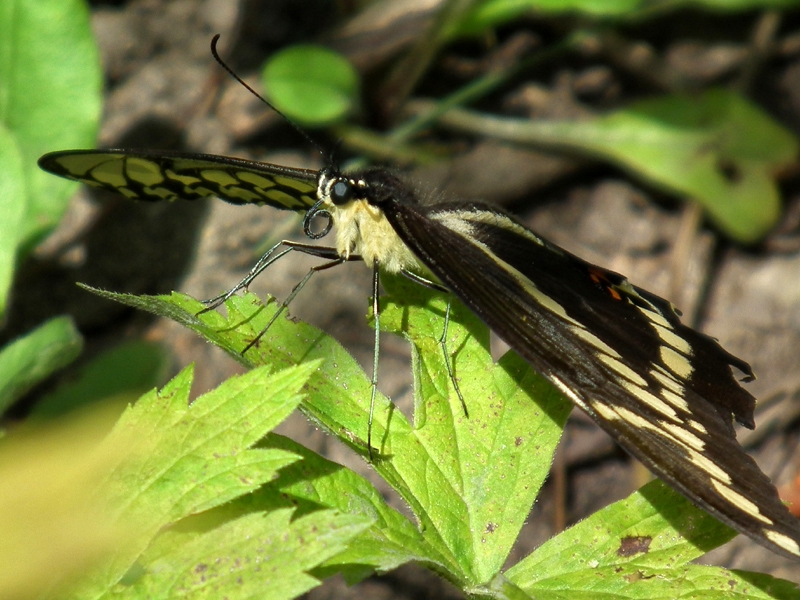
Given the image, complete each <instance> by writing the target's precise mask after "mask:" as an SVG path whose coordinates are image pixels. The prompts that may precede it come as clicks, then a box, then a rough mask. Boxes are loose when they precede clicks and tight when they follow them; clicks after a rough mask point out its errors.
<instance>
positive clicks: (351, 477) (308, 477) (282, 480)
mask: <svg viewBox="0 0 800 600" xmlns="http://www.w3.org/2000/svg"><path fill="white" fill-rule="evenodd" d="M263 445H264V446H266V447H269V448H280V449H283V450H286V451H288V452H292V453H294V454H298V455H299V456H302V457H303V460H302V461H298V462H296V463H294V464H293V465H290V466H288V467H286V468H285V469H283V470H281V473H280V475H279V476H278V478H277V479H275V480H274V481H272V482H270V483H268V484H267V485H265V486H263V487H262V488H261V489H259V490H258V491H257V492H255V493H254V494H252V495H251V496H249V497H248V498H247V499H243V500H242V501H240V502H239V504H243V505H245V506H250V505H274V506H297V513H296V514H297V515H303V514H306V513H308V512H312V511H315V510H319V508H320V507H331V508H335V509H337V510H339V511H341V512H346V513H349V514H360V515H365V516H368V517H370V518H371V519H373V520H374V523H373V524H372V525H371V526H370V527H369V528H368V529H366V530H364V531H363V532H362V533H360V534H359V535H358V536H357V537H356V538H355V539H354V540H353V541H352V542H351V543H350V545H349V546H348V548H347V549H346V550H344V551H343V552H342V553H340V554H337V555H336V557H335V558H332V559H330V560H328V561H327V562H326V563H325V565H323V566H322V568H320V569H317V570H316V571H315V574H317V575H318V576H320V577H321V578H322V577H324V576H325V575H326V574H329V573H333V572H341V573H343V574H344V576H345V578H346V579H347V581H348V583H349V584H353V583H356V582H357V581H360V580H361V579H363V578H364V577H367V576H369V575H371V574H372V573H373V572H374V571H379V572H388V571H390V570H391V569H394V568H396V567H398V566H400V565H402V564H405V563H407V562H409V561H411V560H419V561H421V562H425V563H428V564H438V562H437V559H436V557H435V556H433V554H432V553H431V550H430V548H428V547H427V546H426V544H425V540H424V538H423V537H422V535H421V534H420V533H419V531H418V530H417V528H416V526H415V525H414V524H413V523H412V522H411V521H409V520H408V519H407V518H406V517H405V516H403V515H401V514H400V513H398V512H397V511H395V510H394V509H392V508H390V507H389V506H388V505H387V504H386V502H385V500H384V499H383V496H382V495H381V493H380V492H378V490H376V489H375V487H374V486H373V485H372V484H371V483H370V482H369V481H367V480H366V479H364V478H363V477H361V476H360V475H358V474H356V473H354V472H353V471H351V470H349V469H346V468H344V467H342V466H341V465H338V464H336V463H333V462H330V461H328V460H326V459H324V458H322V457H321V456H319V455H318V454H315V453H314V452H311V451H310V450H308V449H307V448H304V447H303V446H301V445H299V444H297V443H296V442H293V441H292V440H290V439H288V438H284V437H282V436H278V435H275V434H270V435H269V436H267V438H266V439H265V441H264V442H263Z"/></svg>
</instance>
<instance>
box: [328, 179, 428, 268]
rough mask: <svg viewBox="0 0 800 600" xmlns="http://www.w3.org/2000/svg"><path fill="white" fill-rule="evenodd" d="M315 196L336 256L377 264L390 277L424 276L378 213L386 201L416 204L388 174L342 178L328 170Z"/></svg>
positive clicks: (404, 188)
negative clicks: (328, 222)
mask: <svg viewBox="0 0 800 600" xmlns="http://www.w3.org/2000/svg"><path fill="white" fill-rule="evenodd" d="M317 194H318V197H319V198H320V199H321V200H323V207H324V209H325V210H327V211H328V212H329V213H330V214H331V219H332V220H333V224H334V226H335V228H336V251H337V252H338V253H339V255H340V256H342V257H345V258H348V257H350V256H351V255H353V254H358V255H360V256H361V257H362V258H363V259H364V262H366V263H367V264H368V265H372V264H374V263H375V261H378V264H379V265H380V266H381V268H382V269H383V270H384V271H387V272H390V273H399V272H400V271H404V270H405V271H413V272H416V273H426V272H427V269H424V268H423V267H422V266H421V265H420V263H419V261H418V260H417V258H416V257H415V256H414V254H413V253H412V252H411V250H409V249H408V247H407V246H406V245H405V244H404V243H403V242H402V241H401V239H400V238H399V237H398V235H397V233H395V230H394V229H393V228H392V226H391V224H390V223H389V221H388V220H387V219H386V215H384V213H383V211H382V210H381V209H380V204H381V203H382V202H384V201H386V200H389V199H390V198H393V199H399V200H401V201H404V202H412V203H416V198H415V197H414V196H413V194H411V193H410V192H409V191H408V189H407V187H405V186H404V185H403V184H402V183H401V182H400V180H399V179H397V178H396V177H395V176H394V175H393V174H391V173H390V172H389V171H386V170H384V169H370V170H366V171H363V172H360V173H356V174H353V175H349V176H345V175H342V174H340V173H338V172H337V171H335V170H332V169H330V170H324V171H322V172H321V173H320V176H319V181H318V186H317ZM393 194H395V195H393ZM396 194H400V195H402V196H403V197H402V198H398V197H397V195H396Z"/></svg>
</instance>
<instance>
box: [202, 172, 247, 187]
mask: <svg viewBox="0 0 800 600" xmlns="http://www.w3.org/2000/svg"><path fill="white" fill-rule="evenodd" d="M200 176H201V177H202V178H203V179H205V180H206V181H210V182H211V183H216V184H218V185H222V186H226V185H238V184H239V180H238V179H236V178H235V177H234V176H233V175H231V174H230V173H226V172H225V171H222V170H221V169H204V170H203V171H200Z"/></svg>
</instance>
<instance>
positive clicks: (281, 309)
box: [241, 246, 348, 354]
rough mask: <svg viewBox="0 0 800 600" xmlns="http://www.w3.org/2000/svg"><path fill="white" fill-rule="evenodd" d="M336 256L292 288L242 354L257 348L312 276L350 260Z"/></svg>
mask: <svg viewBox="0 0 800 600" xmlns="http://www.w3.org/2000/svg"><path fill="white" fill-rule="evenodd" d="M310 247H311V248H315V246H310ZM290 249H291V250H298V248H296V247H292V248H290ZM318 249H319V250H333V251H334V253H335V252H336V251H335V249H333V248H318ZM299 250H300V251H301V252H305V249H299ZM307 254H312V255H313V256H320V257H327V256H328V254H327V253H320V254H317V253H314V252H307ZM335 256H336V258H334V259H332V260H329V261H328V262H326V263H322V264H321V265H316V266H314V267H311V268H310V269H309V270H308V273H306V276H305V277H303V278H302V279H301V280H300V281H299V282H298V283H297V284H296V285H295V286H294V287H293V288H292V291H291V293H290V294H289V295H288V296H287V297H286V299H285V300H284V301H283V302H281V304H280V306H279V307H278V310H276V311H275V314H274V315H272V318H271V319H270V320H269V322H268V323H267V325H266V326H265V327H264V329H262V330H261V332H260V333H259V334H258V335H257V336H256V337H255V338H253V340H252V341H251V342H250V343H249V344H247V346H245V347H244V350H242V352H241V353H242V354H244V353H245V352H247V351H248V350H250V348H252V347H253V346H255V345H256V344H257V343H258V341H259V340H260V339H261V338H262V337H263V336H264V334H265V333H267V330H269V328H270V327H272V324H273V323H274V322H275V321H276V320H277V318H278V317H279V316H280V315H282V314H283V313H284V311H285V310H286V309H287V308H289V304H290V303H291V301H292V300H294V298H295V296H297V294H299V293H300V290H302V289H303V287H304V286H305V285H306V283H308V280H309V279H311V276H312V275H314V273H317V272H319V271H324V270H325V269H330V268H331V267H335V266H338V265H341V264H343V263H344V262H345V261H347V260H348V258H345V257H343V256H339V255H338V254H335Z"/></svg>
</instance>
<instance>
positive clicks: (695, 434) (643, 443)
mask: <svg viewBox="0 0 800 600" xmlns="http://www.w3.org/2000/svg"><path fill="white" fill-rule="evenodd" d="M381 208H383V210H384V212H385V214H386V216H387V218H388V219H389V221H390V223H391V224H392V226H393V228H394V229H395V231H396V232H397V234H398V235H399V236H400V238H401V239H402V240H403V241H404V242H405V243H406V244H407V245H408V246H409V247H410V248H411V250H412V251H413V252H414V253H415V254H416V256H417V257H418V259H419V260H420V261H421V262H422V263H423V264H424V265H425V266H427V267H428V268H429V269H430V270H431V271H432V272H433V273H434V274H435V275H436V276H437V277H438V278H439V279H440V280H441V281H442V282H443V283H444V284H445V285H446V286H447V287H448V288H450V289H451V290H452V291H453V293H454V294H455V295H456V296H458V297H459V298H460V299H461V301H462V302H464V303H465V304H466V305H467V306H469V307H470V308H471V309H472V310H473V311H474V312H475V313H476V314H477V315H478V316H479V317H480V318H481V319H482V320H483V321H484V322H486V324H487V325H489V327H491V328H492V329H493V330H494V331H495V332H496V333H497V334H498V335H499V336H500V337H501V338H503V339H504V340H505V341H506V342H507V343H508V344H509V345H510V346H511V347H512V348H513V349H514V350H515V351H516V352H518V353H519V354H520V355H521V356H522V357H524V358H525V359H526V360H527V361H528V362H530V363H531V365H533V366H534V367H535V368H536V369H537V370H538V371H539V372H540V373H542V374H543V375H544V376H546V377H547V378H548V379H549V380H550V381H551V382H552V383H553V384H555V386H556V387H558V388H559V389H560V390H561V391H562V392H563V393H564V394H565V395H566V396H567V397H568V398H570V399H571V400H572V401H573V402H574V403H575V404H576V405H578V406H579V407H580V408H582V409H583V410H584V411H586V412H587V413H588V414H589V415H590V416H591V417H592V418H593V419H594V420H595V421H596V422H597V423H598V424H599V425H600V426H601V427H602V428H603V429H605V430H606V431H607V432H608V433H609V434H611V435H612V436H613V437H614V439H616V440H617V441H618V442H619V444H620V445H621V446H622V447H623V448H625V449H626V450H627V451H628V452H630V453H631V454H632V455H634V456H635V457H636V458H638V459H639V460H641V461H642V462H643V463H644V464H645V465H647V467H648V468H649V469H650V470H651V471H653V472H654V473H655V474H656V475H658V476H659V477H661V478H662V479H663V480H665V481H666V482H667V483H669V484H670V485H672V486H673V487H674V488H676V489H677V490H678V491H680V492H681V493H683V494H684V495H686V496H687V497H688V498H690V499H691V500H692V501H693V502H695V503H696V504H698V505H699V506H701V507H702V508H704V509H705V510H707V511H708V512H710V513H711V514H713V515H715V516H716V517H717V518H719V519H720V520H721V521H723V522H725V523H727V524H728V525H730V526H731V527H733V528H734V529H736V530H737V531H739V532H741V533H744V534H745V535H748V536H750V537H751V538H752V539H754V540H755V541H756V542H758V543H759V544H762V545H763V546H766V547H767V548H769V549H771V550H773V551H775V552H778V553H779V554H783V555H788V556H793V557H795V558H796V557H798V556H800V521H798V519H796V518H795V517H794V516H792V515H791V513H790V512H789V511H788V509H787V508H786V507H785V506H784V505H783V504H782V502H781V500H780V498H779V497H778V492H777V490H776V489H775V486H774V485H773V484H772V482H771V481H770V480H769V478H767V476H766V475H764V473H762V472H761V470H760V469H759V467H758V465H757V464H756V462H755V461H754V460H753V459H752V458H751V457H750V456H749V455H747V454H746V453H745V452H744V450H743V449H742V447H741V446H740V445H739V443H738V442H737V441H736V438H735V435H734V430H733V426H732V419H731V417H732V416H733V417H735V418H736V420H737V421H738V422H740V423H742V424H743V425H745V426H747V427H750V428H752V427H753V426H754V422H753V409H754V404H755V401H754V398H753V396H752V395H750V394H749V393H748V392H747V391H745V390H744V389H743V388H742V387H741V386H740V385H739V383H738V382H737V381H736V379H735V377H734V374H733V371H732V369H731V367H735V368H736V369H738V370H740V371H742V372H743V373H744V375H745V376H746V378H749V379H752V371H751V370H750V367H749V365H747V363H745V362H743V361H741V360H739V359H737V358H735V357H734V356H732V355H731V354H729V353H728V352H726V351H725V350H723V349H722V348H721V347H720V346H719V344H717V342H716V341H714V340H713V339H712V338H710V337H708V336H705V335H703V334H701V333H699V332H697V331H694V330H693V329H691V328H689V327H687V326H685V325H682V324H681V322H680V320H679V318H678V316H677V314H676V312H675V310H674V308H673V307H672V305H671V304H670V303H669V302H667V301H666V300H664V299H662V298H659V297H658V296H655V295H654V294H651V293H649V292H646V291H644V290H641V289H638V288H636V287H634V286H632V285H631V284H629V283H628V282H627V280H626V279H625V278H624V277H622V276H621V275H619V274H617V273H614V272H612V271H608V270H605V269H602V268H600V267H597V266H594V265H591V264H589V263H587V262H585V261H583V260H581V259H579V258H578V257H576V256H574V255H572V254H569V253H568V252H566V251H564V250H562V249H561V248H559V247H557V246H555V245H553V244H550V243H548V242H546V241H544V240H542V239H541V238H539V237H538V236H536V235H535V234H534V233H532V232H531V231H530V230H528V229H526V228H525V227H524V226H522V225H520V224H519V223H517V222H516V221H515V220H513V219H512V218H511V217H509V216H507V215H506V214H504V213H502V212H501V211H499V210H497V209H493V208H490V207H487V206H483V205H479V204H458V205H440V206H434V207H421V206H416V205H409V204H405V203H400V202H397V201H390V202H385V203H382V206H381Z"/></svg>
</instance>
